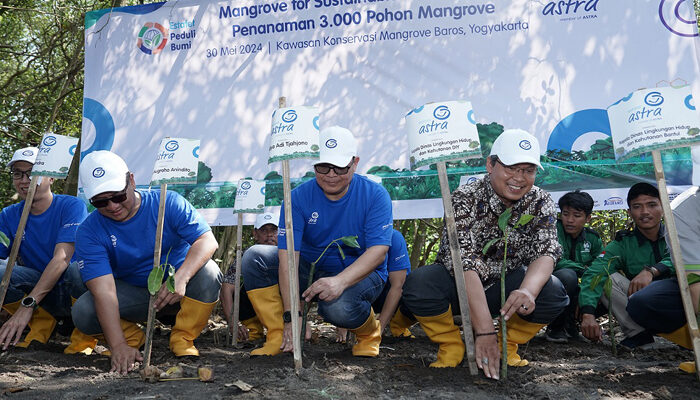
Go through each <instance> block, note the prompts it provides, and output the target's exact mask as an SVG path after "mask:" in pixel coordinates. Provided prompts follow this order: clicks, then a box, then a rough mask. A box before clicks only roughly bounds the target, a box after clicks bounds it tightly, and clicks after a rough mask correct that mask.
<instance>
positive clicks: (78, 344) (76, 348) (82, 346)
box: [63, 297, 97, 356]
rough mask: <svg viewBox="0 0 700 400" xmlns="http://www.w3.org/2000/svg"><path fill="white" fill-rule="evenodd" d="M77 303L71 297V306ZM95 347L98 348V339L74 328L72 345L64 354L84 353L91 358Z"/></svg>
mask: <svg viewBox="0 0 700 400" xmlns="http://www.w3.org/2000/svg"><path fill="white" fill-rule="evenodd" d="M76 301H77V299H75V298H73V297H71V304H75V302H76ZM95 346H97V338H96V337H94V336H90V335H86V334H84V333H83V332H80V330H79V329H78V328H73V332H72V333H71V334H70V344H69V345H68V347H66V348H65V349H63V354H77V353H82V354H85V355H87V356H89V355H90V354H92V351H93V350H94V349H95Z"/></svg>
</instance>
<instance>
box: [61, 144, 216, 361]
mask: <svg viewBox="0 0 700 400" xmlns="http://www.w3.org/2000/svg"><path fill="white" fill-rule="evenodd" d="M80 181H81V183H82V186H83V190H84V191H85V197H87V198H88V199H89V201H90V204H92V205H93V206H94V207H95V208H96V211H94V212H92V213H91V214H90V215H89V216H88V217H87V218H86V219H85V221H84V222H83V223H82V224H81V225H80V227H79V228H78V232H77V234H76V249H75V252H76V259H77V262H78V266H79V269H80V277H75V276H73V277H71V281H72V283H73V285H74V286H76V287H77V289H76V291H79V290H81V289H82V290H83V291H84V290H89V292H84V293H83V294H82V295H81V296H80V297H79V298H78V300H77V301H76V302H75V304H74V306H73V322H74V323H75V325H76V327H78V328H79V329H80V330H81V331H83V332H85V333H87V334H91V335H97V334H100V333H103V334H104V336H105V338H106V340H107V344H108V346H109V348H110V351H111V357H112V359H111V364H112V371H117V372H121V373H126V372H128V371H130V370H132V369H133V368H135V362H136V361H137V360H141V354H140V353H139V350H138V349H139V347H140V346H141V345H142V344H143V342H144V341H145V335H144V333H143V331H142V330H141V329H140V328H139V327H138V326H137V325H136V324H135V322H143V321H146V319H147V317H148V301H149V297H150V294H149V293H148V288H147V279H148V275H149V273H150V272H151V270H152V269H153V252H154V247H155V235H156V227H157V219H158V205H159V201H160V191H149V190H136V188H135V181H134V175H133V174H132V173H131V172H129V168H128V167H127V165H126V163H125V162H124V160H122V159H121V158H120V157H119V156H117V155H116V154H114V153H112V152H109V151H104V150H101V151H95V152H92V153H90V154H88V155H86V156H85V158H84V159H83V161H82V162H81V164H80ZM217 247H218V244H217V242H216V239H215V238H214V235H213V234H212V232H211V228H210V227H209V225H207V223H206V222H205V221H204V220H203V219H202V217H201V216H200V215H199V213H198V212H197V211H196V210H195V209H194V207H192V205H191V204H190V203H189V202H187V200H185V199H184V198H183V197H182V196H180V195H179V194H177V193H175V192H167V195H166V200H165V223H164V225H163V239H162V247H161V248H162V253H161V254H162V255H161V260H160V262H161V263H162V264H164V263H166V260H167V263H168V264H171V265H172V266H173V267H174V268H175V269H176V272H175V292H174V293H170V292H169V291H168V290H167V288H166V285H163V286H162V287H161V290H160V292H158V294H157V295H156V296H157V297H156V301H155V304H154V307H155V308H156V310H157V311H159V312H160V313H161V314H165V315H167V314H172V313H174V312H177V316H176V317H175V324H174V325H173V328H172V331H171V333H170V350H171V351H172V352H173V353H175V355H176V356H198V355H199V351H198V350H197V348H196V347H195V346H194V343H193V341H194V339H196V338H197V337H198V336H199V334H200V333H201V332H202V328H204V326H205V325H206V324H207V321H208V319H209V315H210V314H211V311H212V309H213V308H214V305H215V304H216V301H217V299H218V297H219V290H220V288H221V272H220V270H219V268H218V266H217V265H216V263H214V261H212V260H211V257H212V255H213V254H214V251H216V249H217ZM81 278H82V280H81ZM81 282H83V283H85V285H86V286H87V288H85V287H84V286H82V285H81ZM75 297H77V296H75ZM170 305H172V307H168V306H170ZM178 308H179V310H178Z"/></svg>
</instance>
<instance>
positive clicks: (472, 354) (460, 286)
mask: <svg viewBox="0 0 700 400" xmlns="http://www.w3.org/2000/svg"><path fill="white" fill-rule="evenodd" d="M437 170H438V179H439V180H440V191H441V192H442V205H443V208H444V209H445V225H446V226H447V237H448V239H449V242H450V256H451V258H452V271H453V272H454V276H455V285H456V286H457V297H459V310H460V313H461V316H462V334H463V335H464V343H465V345H466V349H467V365H468V366H469V373H470V374H471V375H477V374H478V373H479V369H478V368H477V366H476V351H475V349H474V333H473V332H472V320H471V317H470V316H469V299H468V298H467V286H466V282H465V280H464V269H463V268H462V263H461V260H462V257H461V256H460V252H459V243H457V225H456V224H455V214H454V209H453V208H452V195H451V193H450V186H449V182H448V181H447V168H446V167H445V162H444V161H439V162H438V163H437Z"/></svg>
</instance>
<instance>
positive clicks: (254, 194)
mask: <svg viewBox="0 0 700 400" xmlns="http://www.w3.org/2000/svg"><path fill="white" fill-rule="evenodd" d="M264 207H265V181H256V180H252V179H241V180H239V181H238V188H237V189H236V202H235V203H234V204H233V213H234V214H238V213H262V212H263V208H264Z"/></svg>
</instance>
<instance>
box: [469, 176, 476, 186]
mask: <svg viewBox="0 0 700 400" xmlns="http://www.w3.org/2000/svg"><path fill="white" fill-rule="evenodd" d="M474 182H476V178H475V177H473V176H470V177H469V178H467V185H469V184H472V183H474Z"/></svg>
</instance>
